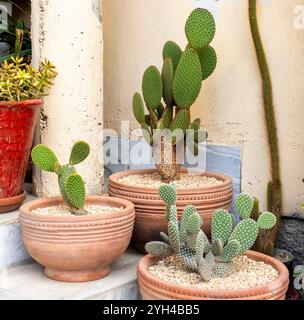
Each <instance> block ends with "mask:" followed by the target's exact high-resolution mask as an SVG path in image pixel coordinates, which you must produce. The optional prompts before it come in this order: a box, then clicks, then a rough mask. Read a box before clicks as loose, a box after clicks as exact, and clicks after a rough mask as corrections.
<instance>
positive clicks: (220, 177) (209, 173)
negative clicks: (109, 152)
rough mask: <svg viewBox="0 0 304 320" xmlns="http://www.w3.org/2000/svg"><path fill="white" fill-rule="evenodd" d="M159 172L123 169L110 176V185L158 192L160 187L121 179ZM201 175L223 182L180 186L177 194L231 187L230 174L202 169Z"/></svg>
mask: <svg viewBox="0 0 304 320" xmlns="http://www.w3.org/2000/svg"><path fill="white" fill-rule="evenodd" d="M155 172H157V170H156V169H139V170H127V171H121V172H117V173H114V174H112V175H111V176H110V178H109V185H111V184H112V185H113V186H114V185H116V186H117V185H121V186H127V188H128V190H129V191H134V192H137V193H146V192H150V193H158V188H148V187H140V186H132V185H129V184H125V183H123V182H120V181H119V179H120V178H122V177H125V176H128V175H134V174H147V173H155ZM181 172H186V169H182V170H181ZM199 175H205V176H207V177H214V178H216V179H218V180H222V181H223V183H222V184H219V185H216V186H209V187H199V188H188V189H187V188H178V189H177V194H189V193H200V192H203V191H209V192H210V191H213V190H214V191H216V192H217V191H218V189H219V188H220V189H222V188H230V187H231V185H232V178H231V177H229V176H226V175H224V174H222V173H219V172H213V171H203V170H202V171H201V173H199Z"/></svg>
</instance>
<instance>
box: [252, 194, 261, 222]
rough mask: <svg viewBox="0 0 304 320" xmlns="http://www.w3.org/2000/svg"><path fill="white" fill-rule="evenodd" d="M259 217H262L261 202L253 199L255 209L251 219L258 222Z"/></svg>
mask: <svg viewBox="0 0 304 320" xmlns="http://www.w3.org/2000/svg"><path fill="white" fill-rule="evenodd" d="M259 216H260V205H259V200H258V199H256V198H253V209H252V212H251V218H252V219H253V220H255V221H258V219H259Z"/></svg>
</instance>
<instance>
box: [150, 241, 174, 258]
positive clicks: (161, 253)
mask: <svg viewBox="0 0 304 320" xmlns="http://www.w3.org/2000/svg"><path fill="white" fill-rule="evenodd" d="M145 250H146V252H148V253H149V254H151V255H152V256H154V257H159V258H162V259H164V258H167V257H169V256H171V255H172V254H173V250H172V248H171V247H170V245H169V244H167V243H164V242H161V241H152V242H148V243H146V245H145Z"/></svg>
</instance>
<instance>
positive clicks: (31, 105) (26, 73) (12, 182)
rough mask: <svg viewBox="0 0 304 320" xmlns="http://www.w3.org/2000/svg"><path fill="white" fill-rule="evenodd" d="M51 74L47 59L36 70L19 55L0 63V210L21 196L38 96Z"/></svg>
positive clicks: (10, 207) (12, 206) (19, 200)
mask: <svg viewBox="0 0 304 320" xmlns="http://www.w3.org/2000/svg"><path fill="white" fill-rule="evenodd" d="M55 77H56V72H55V67H54V66H53V65H52V64H51V63H50V62H49V61H44V62H42V63H41V65H40V68H39V70H36V69H35V68H33V67H32V66H30V65H28V64H26V63H24V61H23V58H19V57H16V58H14V57H12V58H11V62H7V60H5V61H4V63H3V64H2V65H1V66H0V140H1V141H0V213H1V212H7V211H11V210H15V209H16V208H18V207H19V206H20V204H21V203H22V202H23V200H24V199H25V192H23V182H24V177H25V173H26V169H27V164H28V158H29V154H30V150H31V147H32V140H33V135H34V130H35V126H36V122H37V118H38V115H39V110H40V107H41V106H42V100H41V98H42V97H43V96H45V95H46V94H47V90H48V89H49V88H50V87H51V86H52V85H53V83H52V80H53V79H54V78H55Z"/></svg>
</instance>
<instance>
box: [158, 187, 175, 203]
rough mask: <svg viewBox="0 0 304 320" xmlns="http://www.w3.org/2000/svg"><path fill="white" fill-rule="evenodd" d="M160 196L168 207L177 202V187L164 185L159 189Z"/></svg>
mask: <svg viewBox="0 0 304 320" xmlns="http://www.w3.org/2000/svg"><path fill="white" fill-rule="evenodd" d="M159 196H160V197H161V199H162V200H163V201H164V202H165V203H166V205H167V206H168V207H170V206H172V205H174V204H175V202H176V187H175V185H173V184H163V185H161V186H160V187H159Z"/></svg>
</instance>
